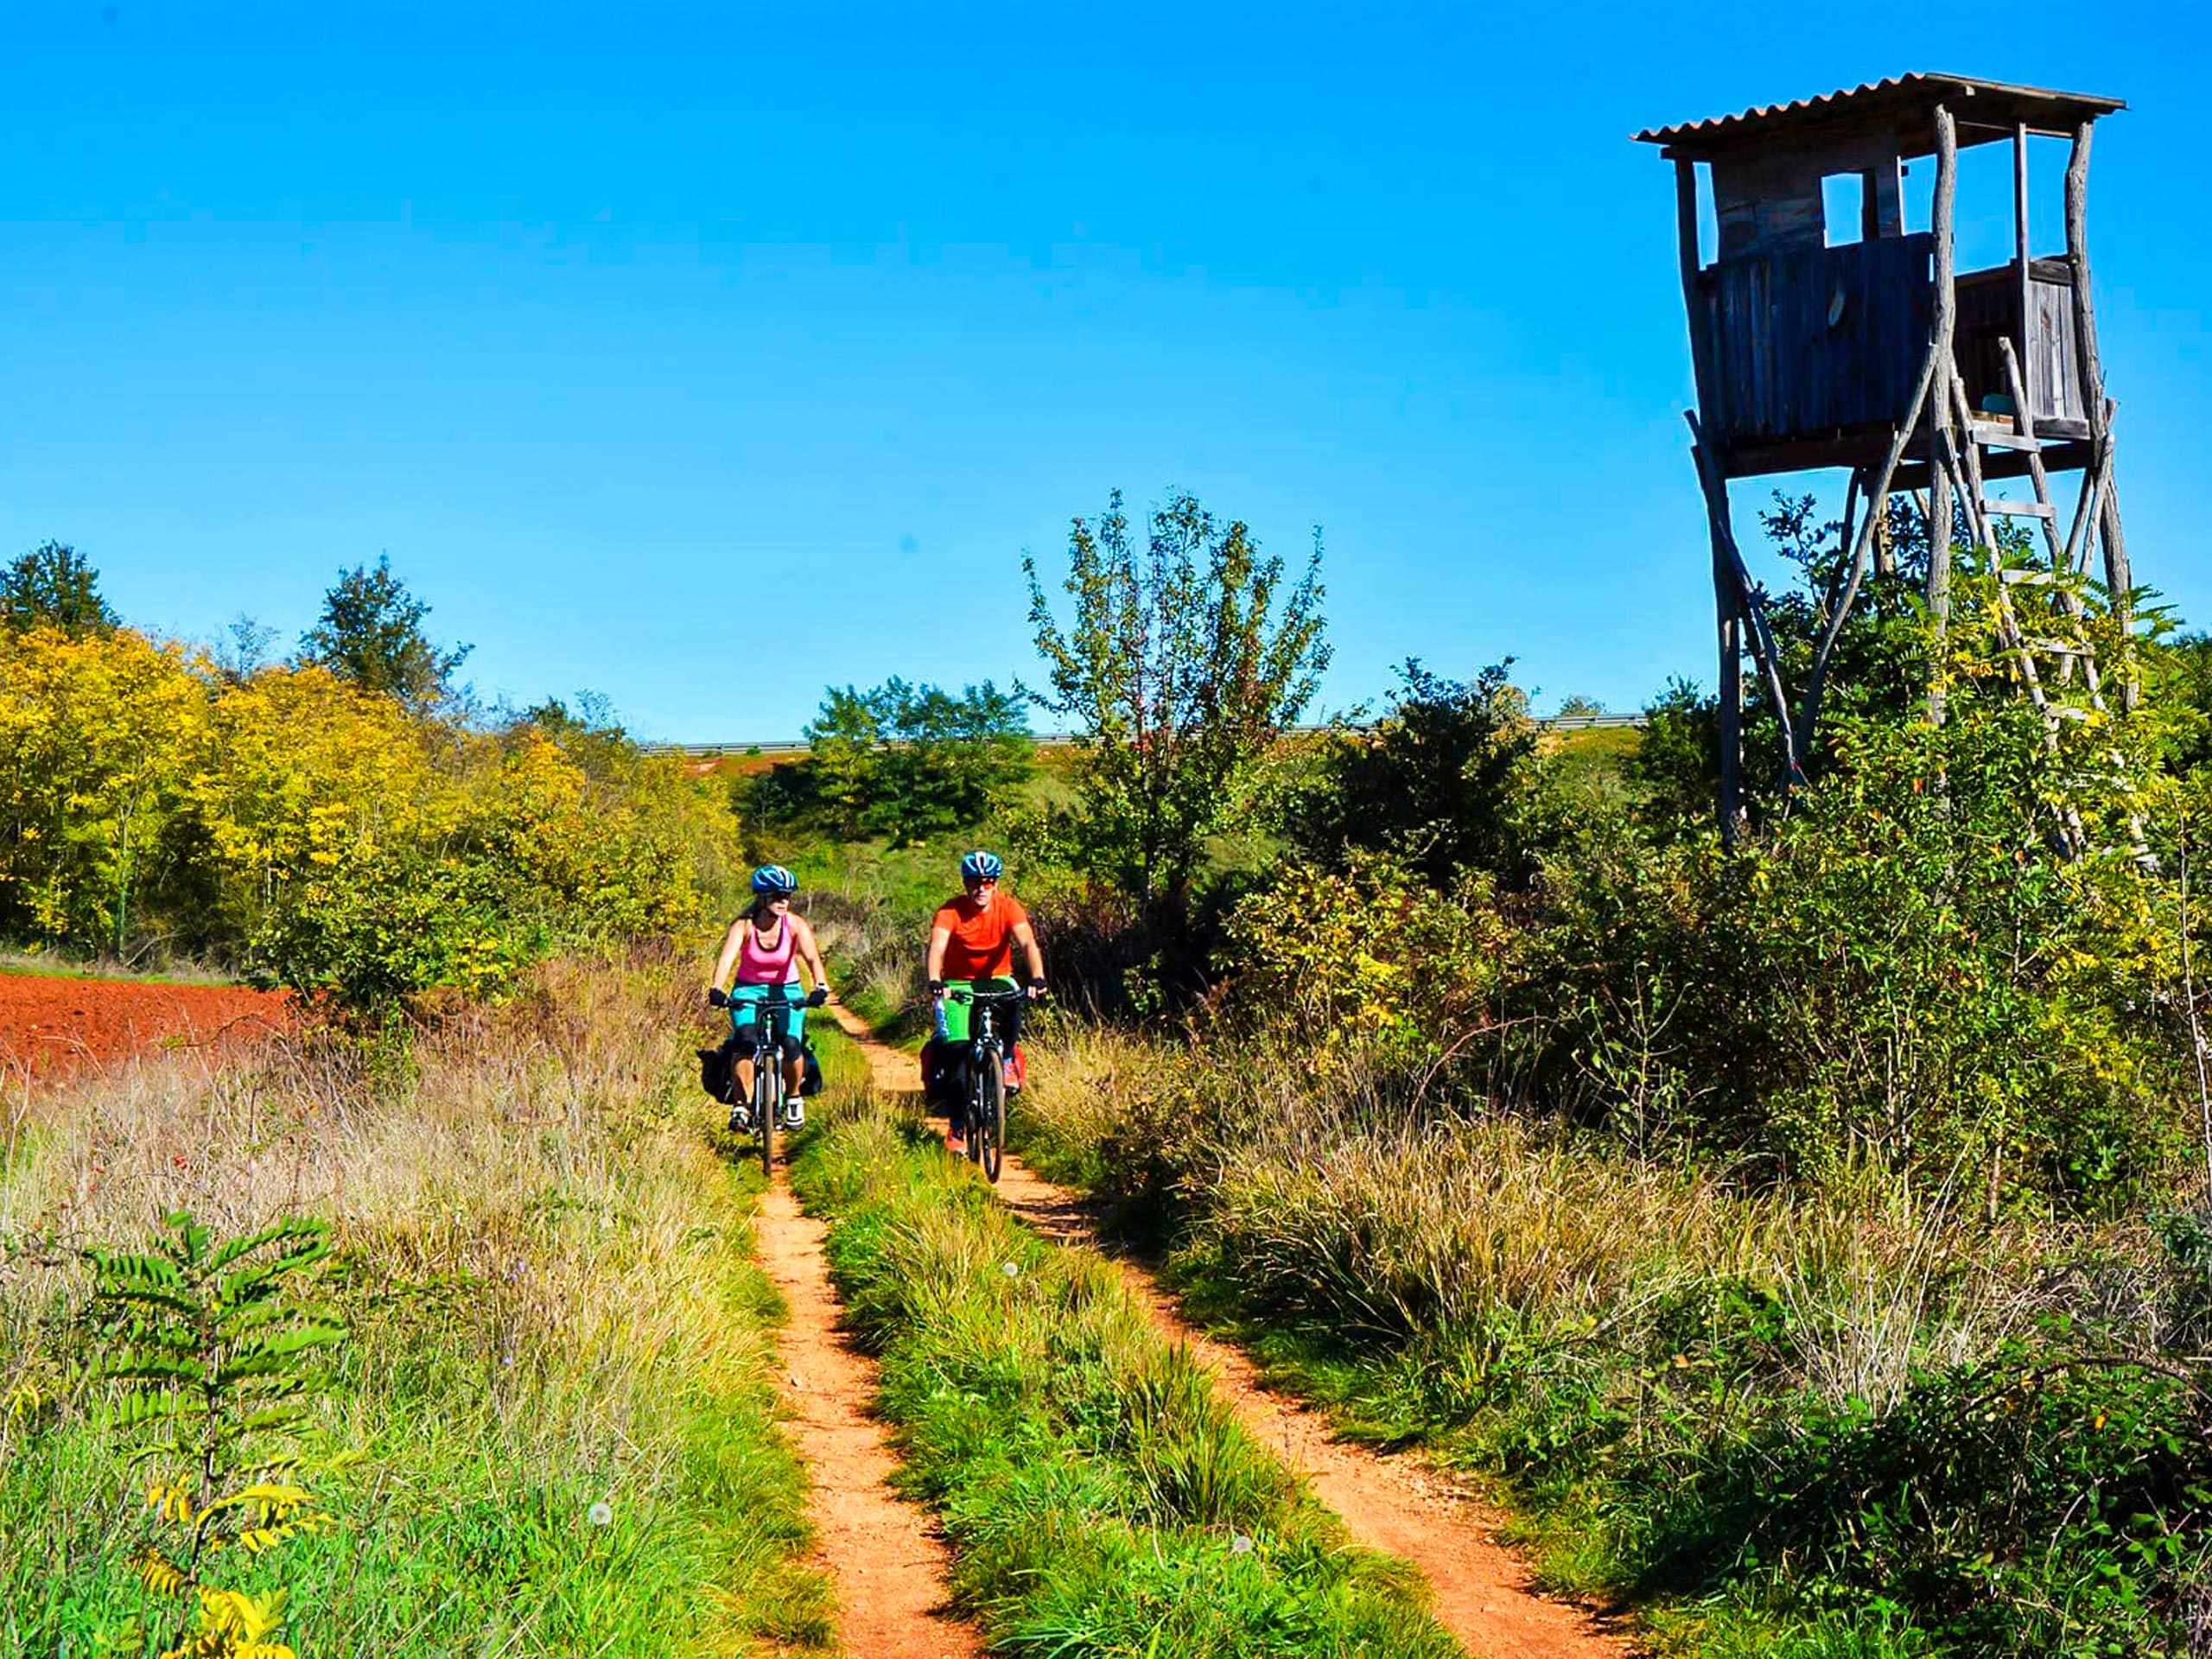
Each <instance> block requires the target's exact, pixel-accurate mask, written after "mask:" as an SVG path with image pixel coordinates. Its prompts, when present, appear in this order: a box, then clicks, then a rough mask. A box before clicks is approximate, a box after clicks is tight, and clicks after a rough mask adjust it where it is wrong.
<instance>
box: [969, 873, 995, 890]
mask: <svg viewBox="0 0 2212 1659" xmlns="http://www.w3.org/2000/svg"><path fill="white" fill-rule="evenodd" d="M960 879H961V880H963V881H965V882H966V883H967V884H968V885H969V887H996V886H998V884H999V879H998V877H996V876H995V875H963V876H962V877H961V878H960Z"/></svg>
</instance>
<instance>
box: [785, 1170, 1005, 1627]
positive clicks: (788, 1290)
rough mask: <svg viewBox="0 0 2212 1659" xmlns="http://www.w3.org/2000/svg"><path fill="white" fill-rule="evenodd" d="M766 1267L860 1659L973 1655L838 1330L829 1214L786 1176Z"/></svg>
mask: <svg viewBox="0 0 2212 1659" xmlns="http://www.w3.org/2000/svg"><path fill="white" fill-rule="evenodd" d="M758 1228H759V1234H760V1260H761V1265H762V1266H763V1267H765V1268H766V1269H767V1273H768V1276H769V1277H770V1278H771V1279H772V1280H773V1281H775V1283H776V1287H777V1288H778V1289H779V1290H780V1291H782V1292H783V1294H784V1298H785V1300H786V1301H788V1302H789V1303H790V1304H791V1319H790V1322H789V1324H787V1325H785V1328H784V1332H783V1334H782V1339H781V1342H782V1354H783V1368H784V1371H785V1378H784V1382H785V1390H784V1394H785V1400H786V1402H788V1403H789V1405H790V1407H791V1413H792V1417H793V1423H792V1427H793V1431H794V1433H796V1435H797V1437H798V1449H799V1455H800V1456H801V1457H802V1458H803V1459H805V1462H806V1466H807V1470H808V1472H809V1473H810V1476H811V1477H812V1479H813V1482H814V1490H813V1491H812V1493H811V1495H810V1497H809V1499H808V1503H807V1510H808V1514H809V1516H810V1518H811V1519H812V1521H813V1522H814V1529H815V1535H816V1536H817V1539H818V1540H819V1541H818V1542H817V1545H816V1549H817V1554H818V1556H819V1560H820V1564H821V1566H822V1567H823V1569H824V1570H825V1571H826V1572H828V1573H829V1576H830V1580H831V1582H833V1583H834V1584H835V1585H836V1589H837V1634H838V1637H839V1638H840V1639H841V1640H842V1643H844V1649H845V1651H846V1652H847V1653H848V1654H849V1655H851V1656H853V1659H972V1656H977V1655H980V1654H981V1653H982V1643H980V1642H979V1641H978V1640H977V1639H976V1632H975V1630H973V1629H972V1628H971V1627H970V1626H969V1625H968V1624H965V1623H963V1621H962V1620H961V1619H960V1618H958V1617H957V1616H956V1615H955V1614H954V1613H953V1612H952V1611H950V1608H949V1607H948V1606H947V1605H945V1604H946V1596H945V1569H946V1566H947V1561H948V1558H947V1556H946V1553H945V1548H944V1540H943V1539H942V1538H940V1537H939V1536H938V1533H937V1530H936V1528H935V1526H934V1525H933V1524H932V1523H931V1521H930V1518H929V1516H927V1515H925V1513H924V1512H923V1511H922V1510H920V1509H918V1508H917V1507H916V1506H915V1505H913V1504H912V1503H903V1502H901V1501H900V1500H899V1498H898V1497H896V1496H895V1495H894V1494H893V1492H892V1490H891V1484H890V1483H891V1471H893V1469H894V1468H895V1467H896V1466H897V1459H894V1458H893V1456H892V1453H891V1448H890V1446H888V1445H887V1443H886V1436H885V1434H884V1431H883V1429H882V1427H881V1426H880V1425H879V1424H878V1423H877V1422H876V1421H874V1419H873V1418H871V1417H870V1416H869V1415H868V1406H869V1402H871V1401H873V1400H874V1397H875V1366H874V1363H872V1362H871V1361H870V1360H868V1357H866V1356H865V1355H862V1354H861V1353H858V1352H856V1351H854V1350H853V1349H852V1348H851V1347H850V1346H849V1345H848V1344H846V1342H845V1341H844V1340H843V1339H842V1338H841V1337H840V1336H839V1335H838V1333H837V1298H836V1293H835V1292H833V1291H832V1290H831V1289H830V1287H829V1268H828V1267H827V1265H826V1264H825V1263H824V1262H823V1256H822V1236H823V1231H824V1229H823V1224H822V1223H820V1222H818V1221H817V1220H815V1219H814V1218H813V1217H811V1216H807V1215H803V1214H801V1213H800V1211H799V1207H798V1200H797V1199H795V1198H792V1197H791V1189H790V1187H789V1186H787V1185H784V1184H783V1182H782V1181H781V1180H780V1179H779V1182H778V1184H777V1185H776V1186H775V1187H774V1188H773V1189H772V1190H771V1191H770V1192H767V1193H766V1194H765V1195H764V1196H763V1198H761V1201H760V1221H759V1223H758Z"/></svg>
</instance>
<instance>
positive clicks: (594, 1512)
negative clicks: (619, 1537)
mask: <svg viewBox="0 0 2212 1659" xmlns="http://www.w3.org/2000/svg"><path fill="white" fill-rule="evenodd" d="M584 1519H585V1520H587V1521H588V1522H591V1523H592V1525H594V1527H603V1526H605V1525H606V1524H607V1522H610V1521H612V1520H613V1519H614V1506H613V1504H612V1503H608V1502H607V1500H606V1499H605V1498H603V1497H602V1498H601V1499H600V1500H599V1502H598V1503H594V1504H593V1505H592V1506H591V1508H589V1509H588V1510H585V1511H584Z"/></svg>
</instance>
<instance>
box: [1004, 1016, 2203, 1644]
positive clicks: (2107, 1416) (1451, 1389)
mask: <svg viewBox="0 0 2212 1659" xmlns="http://www.w3.org/2000/svg"><path fill="white" fill-rule="evenodd" d="M1310 1059H1311V1057H1309V1056H1305V1055H1300V1054H1281V1053H1274V1052H1262V1050H1260V1049H1257V1048H1255V1047H1253V1046H1242V1047H1240V1046H1235V1045H1230V1044H1221V1045H1217V1046H1214V1047H1211V1048H1199V1049H1197V1050H1192V1049H1190V1048H1187V1047H1185V1046H1173V1047H1172V1048H1170V1047H1166V1046H1159V1045H1151V1044H1146V1043H1142V1042H1136V1041H1132V1040H1130V1039H1127V1038H1117V1037H1116V1036H1114V1035H1113V1034H1111V1033H1104V1032H1101V1031H1097V1030H1095V1029H1086V1028H1083V1027H1062V1029H1061V1030H1060V1032H1059V1033H1058V1035H1057V1036H1047V1037H1042V1038H1040V1039H1039V1041H1038V1042H1036V1043H1035V1044H1033V1046H1032V1053H1031V1085H1030V1088H1029V1089H1028V1090H1027V1091H1026V1092H1025V1094H1024V1096H1023V1098H1022V1103H1021V1111H1020V1114H1019V1115H1018V1116H1017V1119H1016V1125H1015V1128H1016V1141H1017V1145H1018V1146H1019V1147H1020V1150H1021V1151H1022V1153H1023V1155H1024V1157H1025V1158H1027V1159H1028V1160H1030V1161H1031V1163H1032V1164H1033V1166H1037V1167H1039V1168H1040V1169H1042V1170H1043V1171H1044V1172H1046V1173H1048V1174H1050V1175H1052V1176H1053V1177H1054V1178H1055V1179H1060V1180H1063V1181H1067V1182H1070V1183H1071V1184H1076V1185H1084V1186H1086V1187H1088V1188H1089V1189H1090V1190H1091V1191H1092V1192H1094V1193H1096V1194H1097V1195H1099V1196H1101V1197H1103V1198H1106V1199H1107V1200H1108V1201H1109V1205H1110V1206H1111V1207H1112V1208H1113V1210H1114V1211H1116V1213H1117V1214H1118V1215H1119V1216H1121V1217H1124V1218H1125V1219H1126V1222H1127V1224H1128V1225H1129V1226H1130V1227H1132V1228H1133V1229H1135V1230H1138V1231H1140V1232H1141V1233H1143V1234H1145V1235H1146V1236H1148V1237H1149V1239H1150V1240H1151V1242H1152V1243H1154V1245H1155V1246H1157V1247H1159V1248H1160V1249H1162V1250H1163V1251H1164V1253H1165V1261H1166V1271H1167V1274H1168V1277H1169V1280H1170V1282H1171V1283H1172V1284H1173V1286H1174V1287H1175V1288H1176V1289H1177V1290H1178V1291H1179V1293H1180V1294H1182V1295H1183V1297H1184V1298H1185V1308H1186V1311H1188V1312H1190V1313H1192V1314H1193V1315H1194V1316H1196V1317H1198V1318H1199V1319H1201V1320H1202V1321H1203V1322H1205V1323H1206V1324H1208V1325H1211V1326H1212V1327H1213V1328H1214V1329H1216V1330H1217V1331H1218V1332H1222V1333H1223V1334H1225V1335H1228V1336H1230V1337H1231V1338H1234V1339H1235V1340H1236V1341H1238V1342H1239V1343H1240V1344H1243V1346H1245V1347H1246V1348H1247V1349H1248V1351H1250V1352H1252V1353H1253V1354H1254V1355H1255V1358H1256V1359H1257V1360H1258V1361H1259V1362H1260V1363H1261V1365H1262V1370H1264V1371H1265V1372H1266V1373H1267V1374H1268V1376H1269V1378H1270V1380H1272V1381H1274V1382H1275V1383H1279V1384H1281V1385H1283V1386H1286V1387H1287V1388H1290V1389H1293V1390H1294V1391H1296V1392H1298V1393H1300V1394H1302V1395H1306V1397H1308V1398H1310V1399H1313V1400H1314V1401H1316V1402H1319V1403H1320V1404H1322V1405H1323V1406H1324V1407H1325V1409H1326V1410H1327V1411H1328V1412H1329V1414H1330V1415H1331V1417H1332V1421H1334V1422H1335V1423H1336V1424H1337V1425H1338V1427H1339V1429H1340V1430H1341V1431H1342V1432H1344V1433H1347V1434H1348V1435H1350V1436H1351V1437H1353V1438H1356V1439H1359V1440H1366V1441H1369V1442H1370V1443H1375V1444H1380V1445H1390V1446H1414V1445H1417V1446H1423V1447H1425V1448H1427V1451H1428V1452H1430V1454H1431V1455H1433V1456H1434V1457H1436V1458H1438V1459H1440V1460H1442V1461H1444V1462H1446V1463H1448V1464H1450V1465H1453V1466H1455V1467H1457V1468H1459V1469H1463V1470H1465V1471H1469V1472H1471V1473H1473V1474H1475V1475H1477V1476H1478V1477H1479V1478H1484V1479H1486V1480H1488V1481H1490V1482H1491V1483H1492V1484H1493V1487H1494V1490H1496V1491H1498V1492H1499V1493H1500V1495H1501V1496H1503V1497H1505V1498H1506V1499H1507V1500H1508V1501H1509V1503H1510V1505H1511V1506H1512V1507H1513V1508H1514V1509H1515V1510H1516V1511H1517V1512H1518V1515H1519V1517H1520V1518H1519V1520H1518V1521H1517V1522H1516V1527H1515V1529H1514V1536H1515V1537H1516V1541H1519V1542H1520V1543H1522V1545H1523V1546H1525V1547H1526V1548H1529V1550H1530V1552H1531V1553H1532V1554H1533V1555H1534V1557H1535V1560H1536V1561H1537V1562H1538V1564H1539V1567H1540V1569H1541V1575H1542V1577H1543V1579H1544V1580H1545V1581H1546V1582H1547V1583H1548V1585H1550V1586H1552V1587H1554V1588H1557V1589H1560V1590H1564V1591H1567V1592H1574V1593H1579V1594H1584V1595H1592V1596H1597V1597H1599V1598H1602V1599H1607V1600H1610V1601H1613V1602H1615V1603H1616V1604H1617V1605H1625V1606H1628V1607H1630V1608H1633V1609H1634V1610H1636V1611H1637V1613H1638V1615H1639V1617H1640V1618H1641V1619H1642V1621H1643V1624H1644V1628H1645V1629H1646V1630H1649V1632H1650V1633H1651V1635H1652V1637H1653V1639H1654V1640H1655V1642H1656V1643H1657V1644H1658V1646H1659V1648H1660V1649H1661V1650H1662V1651H1664V1652H1668V1653H1679V1654H1693V1653H1695V1654H1707V1655H1736V1654H1745V1655H1748V1654H1753V1653H1776V1654H1788V1655H1792V1656H1800V1659H1906V1656H1936V1655H1945V1656H1951V1655H1956V1656H1967V1655H1984V1654H2008V1655H2022V1656H2025V1655H2030V1654H2042V1653H2067V1654H2075V1653H2082V1654H2088V1653H2106V1652H2112V1653H2120V1652H2125V1653H2128V1654H2153V1653H2174V1654H2178V1653H2181V1652H2184V1651H2191V1650H2192V1649H2190V1648H2189V1646H2188V1637H2187V1635H2186V1632H2187V1631H2188V1630H2190V1629H2191V1628H2193V1627H2197V1626H2201V1624H2202V1621H2203V1620H2204V1619H2205V1618H2207V1617H2208V1616H2212V1592H2206V1591H2205V1590H2204V1588H2203V1586H2204V1585H2205V1583H2206V1582H2208V1580H2207V1579H2206V1578H2205V1576H2204V1574H2205V1570H2206V1566H2207V1563H2208V1560H2212V1550H2208V1548H2207V1545H2206V1542H2205V1538H2204V1534H2203V1529H2202V1517H2203V1516H2204V1514H2205V1512H2206V1505H2207V1504H2208V1503H2212V1497H2208V1494H2212V1449H2208V1447H2212V1434H2208V1426H2212V1396H2208V1395H2206V1394H2205V1393H2204V1392H2202V1376H2201V1373H2197V1374H2195V1375H2193V1376H2192V1375H2190V1374H2189V1373H2188V1372H2186V1371H2183V1370H2177V1369H2176V1368H2175V1367H2173V1366H2172V1365H2171V1364H2160V1363H2157V1362H2156V1361H2155V1360H2154V1359H2145V1357H2143V1355H2142V1350H2141V1343H2140V1338H2141V1334H2142V1332H2143V1330H2144V1329H2145V1327H2152V1328H2155V1327H2156V1326H2158V1325H2160V1324H2161V1323H2164V1322H2169V1321H2171V1320H2173V1319H2176V1318H2177V1317H2186V1316H2188V1310H2189V1309H2190V1308H2191V1307H2197V1308H2202V1307H2203V1306H2212V1300H2208V1293H2207V1291H2206V1290H2205V1285H2206V1283H2207V1282H2208V1281H2207V1280H2206V1278H2205V1276H2204V1274H2203V1273H2202V1268H2198V1269H2196V1270H2195V1273H2196V1276H2195V1277H2194V1278H2191V1277H2190V1270H2188V1269H2186V1268H2177V1266H2176V1264H2175V1263H2173V1262H2161V1261H2160V1259H2159V1255H2158V1249H2157V1248H2156V1241H2154V1240H2152V1239H2149V1238H2146V1237H2145V1236H2143V1235H2142V1233H2141V1231H2140V1230H2128V1229H2112V1228H2106V1227H2101V1226H2100V1225H2099V1224H2093V1223H2075V1224H2063V1223H2062V1222H2060V1221H2059V1220H2058V1219H2057V1218H2055V1217H2035V1216H2031V1215H2023V1216H2018V1217H2005V1218H2002V1219H2000V1220H1999V1221H1998V1222H1997V1223H1995V1224H1990V1223H1987V1222H1986V1221H1984V1220H1983V1219H1982V1218H1981V1217H1979V1216H1978V1215H1974V1214H1969V1215H1966V1216H1960V1215H1958V1214H1956V1213H1955V1211H1951V1210H1950V1209H1948V1207H1947V1205H1946V1202H1945V1197H1946V1195H1944V1194H1942V1193H1935V1194H1929V1193H1926V1192H1916V1191H1914V1190H1913V1189H1911V1188H1910V1185H1908V1184H1905V1183H1903V1182H1899V1181H1895V1180H1885V1179H1879V1178H1878V1177H1876V1176H1874V1175H1872V1174H1871V1173H1869V1174H1865V1175H1863V1176H1862V1177H1861V1179H1858V1180H1856V1181H1854V1182H1848V1183H1847V1182H1841V1181H1839V1182H1837V1183H1834V1184H1832V1185H1830V1186H1829V1187H1827V1188H1824V1189H1821V1190H1820V1191H1818V1192H1780V1191H1773V1190H1758V1189H1754V1190H1749V1191H1746V1190H1744V1189H1742V1188H1740V1187H1738V1185H1735V1184H1734V1183H1732V1181H1730V1180H1729V1179H1726V1176H1725V1175H1723V1174H1720V1173H1716V1172H1710V1171H1703V1170H1700V1169H1698V1168H1695V1167H1691V1166H1681V1165H1673V1166H1669V1165H1665V1164H1662V1163H1658V1162H1653V1161H1641V1160H1635V1159H1633V1158H1630V1157H1629V1156H1627V1155H1626V1154H1623V1153H1621V1152H1620V1151H1619V1150H1618V1148H1608V1147H1605V1146H1604V1145H1603V1144H1602V1143H1599V1142H1596V1141H1593V1140H1590V1139H1583V1140H1575V1139H1573V1138H1568V1137H1560V1136H1545V1135H1541V1134H1535V1133H1531V1132H1530V1131H1529V1129H1528V1128H1526V1127H1525V1126H1523V1125H1521V1124H1519V1123H1517V1122H1516V1121H1514V1120H1512V1119H1510V1118H1503V1117H1494V1118H1493V1117H1473V1118H1468V1119H1465V1120H1460V1121H1453V1120H1451V1119H1448V1118H1442V1117H1433V1118H1428V1119H1422V1118H1418V1117H1415V1116H1412V1115H1410V1114H1408V1113H1407V1112H1406V1111H1405V1110H1404V1109H1402V1107H1395V1106H1393V1105H1392V1104H1391V1103H1388V1102H1385V1101H1383V1100H1379V1099H1375V1098H1363V1097H1361V1096H1359V1095H1358V1093H1357V1091H1356V1090H1351V1091H1347V1090H1329V1089H1327V1088H1325V1087H1317V1078H1319V1077H1321V1075H1322V1074H1321V1073H1319V1072H1318V1071H1316V1070H1315V1069H1314V1068H1313V1065H1311V1063H1310ZM2123 1286H2124V1287H2126V1290H2125V1294H2124V1295H2122V1294H2121V1293H2120V1287H2123ZM2115 1296H2120V1300H2119V1301H2112V1300H2106V1299H2111V1298H2113V1297H2115ZM2123 1307H2124V1311H2120V1310H2122V1309H2123Z"/></svg>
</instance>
